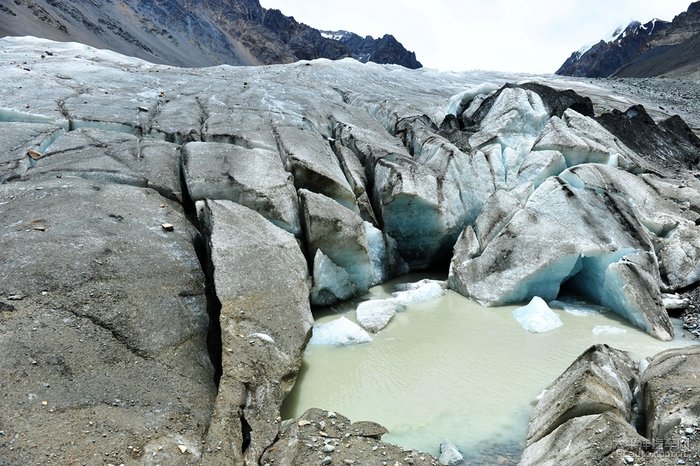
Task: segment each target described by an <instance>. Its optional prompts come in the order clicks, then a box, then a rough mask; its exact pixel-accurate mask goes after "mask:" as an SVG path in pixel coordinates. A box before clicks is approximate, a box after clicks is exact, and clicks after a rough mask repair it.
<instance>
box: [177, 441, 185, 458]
mask: <svg viewBox="0 0 700 466" xmlns="http://www.w3.org/2000/svg"><path fill="white" fill-rule="evenodd" d="M177 448H178V450H180V453H182V454H183V455H184V454H185V453H187V445H182V444H180V445H178V446H177Z"/></svg>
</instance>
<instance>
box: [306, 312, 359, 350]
mask: <svg viewBox="0 0 700 466" xmlns="http://www.w3.org/2000/svg"><path fill="white" fill-rule="evenodd" d="M370 341H372V337H371V336H369V333H367V332H366V331H365V330H364V329H363V328H362V327H360V326H359V325H357V324H356V323H354V322H352V321H351V320H350V319H348V318H347V317H341V318H339V319H335V320H333V321H331V322H328V323H325V324H316V325H314V329H313V335H312V336H311V340H310V341H309V344H310V345H337V346H347V345H355V344H358V343H368V342H370Z"/></svg>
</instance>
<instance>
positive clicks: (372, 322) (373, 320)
mask: <svg viewBox="0 0 700 466" xmlns="http://www.w3.org/2000/svg"><path fill="white" fill-rule="evenodd" d="M404 309H405V308H404V306H403V305H402V304H399V303H395V302H393V301H391V300H388V299H372V300H370V301H365V302H363V303H360V305H359V306H357V309H356V310H355V317H357V321H358V322H359V323H360V325H361V326H362V327H364V329H365V330H369V331H370V332H378V331H380V330H381V329H383V328H384V327H386V325H387V324H388V323H389V321H390V320H391V319H392V317H394V314H396V313H397V312H401V311H403V310H404Z"/></svg>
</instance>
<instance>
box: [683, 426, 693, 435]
mask: <svg viewBox="0 0 700 466" xmlns="http://www.w3.org/2000/svg"><path fill="white" fill-rule="evenodd" d="M685 433H686V434H688V435H693V434H694V433H695V429H694V428H692V427H688V428H687V429H685Z"/></svg>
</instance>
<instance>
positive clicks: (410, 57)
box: [322, 31, 423, 69]
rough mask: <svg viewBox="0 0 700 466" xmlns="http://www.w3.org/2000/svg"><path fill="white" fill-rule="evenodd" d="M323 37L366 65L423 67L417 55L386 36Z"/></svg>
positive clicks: (341, 33) (335, 33)
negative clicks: (340, 46)
mask: <svg viewBox="0 0 700 466" xmlns="http://www.w3.org/2000/svg"><path fill="white" fill-rule="evenodd" d="M322 34H323V36H324V37H326V38H329V39H334V40H336V41H338V42H340V43H341V44H343V45H345V46H347V47H348V48H349V49H350V50H352V56H353V58H356V59H357V60H359V61H361V62H363V63H366V62H368V61H371V62H374V63H380V64H385V65H386V64H392V63H396V64H398V65H402V66H405V67H406V68H411V69H417V68H421V67H422V66H423V65H421V63H420V62H419V61H418V60H416V54H415V53H414V52H409V51H408V50H406V49H405V48H404V47H403V45H401V43H399V41H397V40H396V38H395V37H394V36H392V35H390V34H386V35H384V36H383V37H381V38H378V39H375V38H374V37H372V36H366V37H361V36H358V35H357V34H355V33H352V32H348V31H324V32H322Z"/></svg>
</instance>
